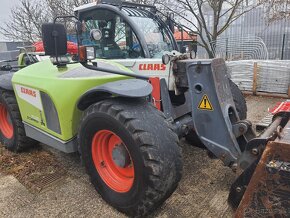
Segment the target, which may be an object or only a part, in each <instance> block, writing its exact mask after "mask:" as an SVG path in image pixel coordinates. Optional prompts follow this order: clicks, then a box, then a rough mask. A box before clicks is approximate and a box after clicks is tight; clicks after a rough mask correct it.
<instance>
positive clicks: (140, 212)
mask: <svg viewBox="0 0 290 218" xmlns="http://www.w3.org/2000/svg"><path fill="white" fill-rule="evenodd" d="M78 138H79V145H80V152H81V155H82V159H83V161H84V164H85V166H86V169H87V171H88V174H89V175H90V178H91V181H92V184H93V185H94V186H95V188H96V190H97V191H98V192H99V193H100V194H101V196H102V197H103V198H104V199H105V200H106V201H107V202H108V203H109V204H111V205H112V206H114V207H115V208H117V209H118V210H120V211H121V212H124V213H126V214H128V215H130V216H144V215H146V214H148V213H150V212H151V211H152V210H154V209H155V208H156V207H158V206H159V205H160V204H162V202H163V201H165V200H166V199H167V198H168V197H169V196H170V195H171V194H172V193H173V191H174V190H175V189H176V187H177V184H178V182H179V180H180V178H181V173H182V158H181V149H180V147H179V146H178V137H177V136H176V134H175V133H174V132H173V131H172V130H171V127H170V124H169V123H168V122H167V121H166V120H165V118H164V116H163V114H162V113H161V112H159V111H157V110H156V109H155V108H154V107H153V106H152V105H151V104H150V103H148V102H146V101H145V100H142V99H131V100H129V99H122V98H116V99H108V100H104V101H101V102H98V103H96V104H94V105H92V106H90V107H89V108H88V109H87V110H86V111H85V113H84V116H83V118H82V121H81V125H80V131H79V137H78Z"/></svg>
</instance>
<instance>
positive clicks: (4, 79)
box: [0, 73, 14, 91]
mask: <svg viewBox="0 0 290 218" xmlns="http://www.w3.org/2000/svg"><path fill="white" fill-rule="evenodd" d="M13 75H14V73H6V74H3V75H0V88H2V89H6V90H10V91H13V86H12V77H13Z"/></svg>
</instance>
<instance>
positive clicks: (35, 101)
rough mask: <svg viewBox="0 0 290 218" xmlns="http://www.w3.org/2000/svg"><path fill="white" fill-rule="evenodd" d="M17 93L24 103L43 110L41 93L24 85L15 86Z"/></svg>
mask: <svg viewBox="0 0 290 218" xmlns="http://www.w3.org/2000/svg"><path fill="white" fill-rule="evenodd" d="M15 89H16V93H17V95H18V96H19V98H21V99H23V100H24V101H26V102H28V103H30V104H32V105H33V106H34V107H36V108H38V109H39V110H41V111H42V110H43V108H42V104H41V99H40V94H39V91H38V90H36V89H33V88H29V87H26V86H22V85H17V84H16V85H15Z"/></svg>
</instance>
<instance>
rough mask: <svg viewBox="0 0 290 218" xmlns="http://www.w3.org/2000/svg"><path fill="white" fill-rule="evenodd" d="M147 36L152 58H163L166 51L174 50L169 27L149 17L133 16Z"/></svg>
mask: <svg viewBox="0 0 290 218" xmlns="http://www.w3.org/2000/svg"><path fill="white" fill-rule="evenodd" d="M131 18H132V20H133V21H134V22H135V23H136V24H137V26H138V28H139V29H140V30H141V32H142V33H143V35H144V37H145V41H146V44H147V47H148V50H149V53H150V57H151V58H161V57H162V55H163V53H164V52H165V51H172V50H173V46H172V43H171V40H170V37H169V33H168V32H167V29H165V28H164V27H163V25H161V24H159V23H158V22H157V21H155V20H153V19H152V18H149V17H142V16H140V17H134V16H132V17H131Z"/></svg>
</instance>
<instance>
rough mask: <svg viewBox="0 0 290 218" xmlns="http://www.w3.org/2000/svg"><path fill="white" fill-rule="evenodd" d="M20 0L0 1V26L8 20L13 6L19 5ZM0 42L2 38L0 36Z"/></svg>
mask: <svg viewBox="0 0 290 218" xmlns="http://www.w3.org/2000/svg"><path fill="white" fill-rule="evenodd" d="M19 1H20V0H0V25H1V26H2V25H3V23H4V22H5V21H7V20H9V15H10V10H11V8H12V7H13V6H15V5H17V4H19ZM0 40H3V37H2V36H1V35H0Z"/></svg>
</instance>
